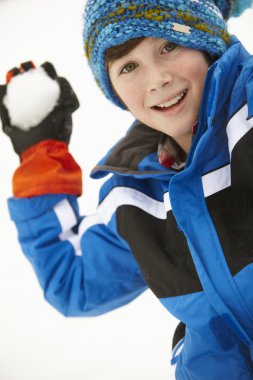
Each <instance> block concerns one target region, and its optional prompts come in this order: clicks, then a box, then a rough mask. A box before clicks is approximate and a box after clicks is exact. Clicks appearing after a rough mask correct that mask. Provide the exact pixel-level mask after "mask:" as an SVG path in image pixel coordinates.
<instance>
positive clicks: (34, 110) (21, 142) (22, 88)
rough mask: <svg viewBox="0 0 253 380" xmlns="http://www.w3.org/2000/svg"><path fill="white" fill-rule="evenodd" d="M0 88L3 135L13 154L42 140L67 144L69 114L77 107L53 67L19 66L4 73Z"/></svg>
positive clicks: (77, 104) (70, 89)
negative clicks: (9, 140)
mask: <svg viewBox="0 0 253 380" xmlns="http://www.w3.org/2000/svg"><path fill="white" fill-rule="evenodd" d="M6 81H7V84H6V85H1V86H0V117H1V120H2V125H3V131H4V132H5V133H6V134H7V135H8V136H9V137H10V139H11V141H12V144H13V147H14V150H15V152H16V153H17V154H19V155H20V154H21V153H22V152H24V151H25V150H26V149H27V148H29V147H31V146H32V145H34V144H36V143H38V142H40V141H42V140H58V141H64V142H66V143H67V144H68V143H69V140H70V136H71V132H72V116H71V115H72V113H73V112H74V111H75V110H76V109H77V108H78V107H79V102H78V99H77V97H76V95H75V93H74V91H73V89H72V87H71V86H70V84H69V82H68V81H67V80H66V79H65V78H62V77H58V76H57V73H56V71H55V69H54V66H53V65H52V64H51V63H49V62H45V63H44V64H43V65H41V66H40V67H38V68H36V67H35V66H34V64H33V63H32V62H25V63H22V64H21V66H20V68H19V69H18V68H14V69H12V70H10V71H9V72H8V73H7V77H6Z"/></svg>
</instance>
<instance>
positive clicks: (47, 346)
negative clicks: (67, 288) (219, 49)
mask: <svg viewBox="0 0 253 380" xmlns="http://www.w3.org/2000/svg"><path fill="white" fill-rule="evenodd" d="M83 3H84V0H0V82H1V83H4V81H5V73H6V72H7V71H8V70H9V69H10V68H12V67H14V66H17V65H19V64H20V63H21V62H24V61H27V60H30V59H32V60H33V61H34V63H35V64H37V65H40V64H41V63H43V62H44V61H46V60H48V61H51V62H52V63H53V64H54V65H55V67H56V69H57V71H58V73H59V74H60V75H62V76H65V77H66V78H67V79H68V80H69V81H70V82H71V84H72V86H73V88H74V89H75V91H76V93H77V95H78V98H79V100H80V103H81V108H80V109H79V110H78V111H77V112H76V113H75V115H74V132H73V137H72V140H71V143H70V150H71V152H72V153H73V154H74V157H75V158H76V160H77V161H78V162H79V164H80V165H81V167H82V169H83V176H84V178H83V179H84V180H83V182H84V195H83V197H82V198H80V206H81V210H82V213H84V214H86V213H91V212H94V210H95V207H96V202H97V194H98V188H99V186H100V184H101V182H100V181H94V180H90V179H89V172H90V170H91V169H92V167H93V166H94V165H95V164H96V162H97V161H98V160H99V159H100V158H101V157H102V156H103V155H104V153H106V151H107V150H108V149H109V148H110V147H111V145H112V144H114V142H115V141H116V140H118V139H119V138H120V137H121V136H122V135H123V134H124V133H125V131H126V129H127V128H128V127H129V125H130V123H131V122H132V117H131V116H130V115H129V114H128V113H127V112H126V111H121V110H120V109H117V108H116V107H115V106H113V105H112V104H110V103H109V102H108V101H107V100H106V99H105V98H104V97H103V96H101V93H100V90H99V89H98V88H97V87H96V84H95V83H94V81H93V79H92V76H91V73H90V71H89V69H88V67H87V63H86V61H85V58H84V53H83V48H82V9H83ZM252 23H253V10H249V11H247V12H245V13H244V14H243V16H241V17H240V19H233V20H231V21H230V23H229V30H230V32H231V33H233V34H236V35H237V36H238V37H239V38H240V39H241V40H242V42H243V43H244V44H245V46H246V47H247V48H248V49H249V50H250V51H251V52H253V31H252ZM17 165H18V158H17V156H16V155H15V154H14V153H13V149H12V147H11V144H10V142H9V139H8V138H7V137H6V136H5V135H4V134H3V133H1V134H0V167H1V169H0V173H1V181H0V184H1V196H0V211H1V218H0V234H1V235H0V236H1V251H0V308H1V309H0V380H69V379H74V380H100V379H103V380H116V379H117V380H118V379H120V380H165V379H170V380H172V379H173V378H174V376H173V368H171V367H170V348H171V339H172V335H173V331H174V329H175V327H176V325H177V321H176V320H175V319H174V318H173V317H172V316H170V315H169V314H168V312H167V311H166V310H165V309H164V308H163V307H162V306H161V305H160V303H159V302H158V301H157V300H156V298H155V297H154V295H153V294H152V293H151V292H150V291H147V292H145V293H144V294H143V295H141V296H140V297H138V298H137V299H136V300H135V301H133V302H132V303H131V304H129V305H127V306H125V307H122V308H121V309H118V310H116V311H113V312H110V313H108V314H106V315H103V316H100V317H96V318H69V319H67V318H65V317H63V316H61V315H60V314H59V313H58V312H57V311H56V310H54V309H53V308H52V307H51V306H50V305H48V304H47V303H46V302H45V301H44V299H43V294H42V291H41V290H40V288H39V285H38V283H37V280H36V278H35V275H34V273H33V270H32V269H31V267H30V264H29V263H28V262H27V260H26V259H25V257H24V256H23V254H22V252H21V250H20V247H19V245H18V242H17V234H16V230H15V227H14V225H13V224H12V222H11V221H10V219H9V214H8V210H7V206H6V199H7V198H8V197H9V196H11V179H12V174H13V171H14V170H15V168H16V167H17ZM200 312H201V311H200ZM203 380H204V379H203Z"/></svg>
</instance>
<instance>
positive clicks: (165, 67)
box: [108, 38, 209, 152]
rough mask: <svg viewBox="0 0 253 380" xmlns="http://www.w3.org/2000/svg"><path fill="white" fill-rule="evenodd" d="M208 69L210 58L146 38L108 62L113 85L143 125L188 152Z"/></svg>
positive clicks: (194, 51) (187, 49) (159, 39)
mask: <svg viewBox="0 0 253 380" xmlns="http://www.w3.org/2000/svg"><path fill="white" fill-rule="evenodd" d="M208 67H209V63H208V60H207V57H206V55H205V54H204V53H203V52H201V51H199V50H193V49H189V48H185V47H182V46H179V45H176V44H174V43H172V42H169V41H167V40H165V39H162V38H145V39H144V40H143V41H142V42H141V43H140V44H139V45H137V46H136V47H135V48H134V49H133V50H132V51H131V52H130V53H128V54H126V55H125V56H124V57H122V58H119V59H117V60H115V61H113V62H109V64H108V71H109V77H110V80H111V83H112V85H113V87H114V89H115V91H116V93H117V94H118V96H119V97H120V99H121V100H122V102H123V103H124V104H125V105H126V107H127V108H128V110H129V111H130V112H131V113H132V114H133V115H134V116H135V118H136V119H138V120H140V121H141V122H143V123H144V124H146V125H148V126H149V127H151V128H154V129H156V130H158V131H161V132H164V133H165V134H167V135H170V136H171V137H173V138H174V139H175V140H176V141H177V143H178V144H179V145H180V146H181V147H182V148H183V149H184V150H185V151H186V152H188V150H189V148H190V144H191V140H192V127H193V125H194V124H195V123H196V122H197V120H198V116H199V111H200V105H201V99H202V93H203V87H204V82H205V78H206V74H207V70H208Z"/></svg>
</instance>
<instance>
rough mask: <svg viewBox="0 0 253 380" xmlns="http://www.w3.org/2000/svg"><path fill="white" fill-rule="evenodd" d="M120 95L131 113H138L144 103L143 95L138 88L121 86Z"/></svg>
mask: <svg viewBox="0 0 253 380" xmlns="http://www.w3.org/2000/svg"><path fill="white" fill-rule="evenodd" d="M118 94H119V96H120V98H121V100H122V101H123V103H124V104H125V105H126V106H127V108H128V109H129V110H130V111H134V112H136V111H137V112H138V109H139V107H140V105H141V104H143V102H142V95H141V92H140V91H139V89H138V86H134V85H133V86H126V87H124V86H121V87H119V88H118Z"/></svg>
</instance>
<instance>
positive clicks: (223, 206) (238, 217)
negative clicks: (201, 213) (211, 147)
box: [206, 129, 253, 275]
mask: <svg viewBox="0 0 253 380" xmlns="http://www.w3.org/2000/svg"><path fill="white" fill-rule="evenodd" d="M252 173H253V129H250V130H249V131H248V132H247V133H246V134H245V135H244V136H243V137H242V138H241V139H240V140H239V141H238V143H237V144H236V145H235V147H234V149H233V151H232V157H231V187H229V188H227V189H225V190H222V191H220V192H218V193H216V194H214V195H212V196H210V197H208V198H206V203H207V207H208V210H209V213H210V215H211V218H212V220H213V223H214V226H215V228H216V231H217V234H218V237H219V240H220V243H221V246H222V249H223V251H224V255H225V258H226V261H227V263H228V266H229V269H230V271H231V274H232V275H235V274H236V273H238V272H239V271H240V270H242V269H243V268H244V267H246V266H247V265H248V264H250V263H253V175H252Z"/></svg>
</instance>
